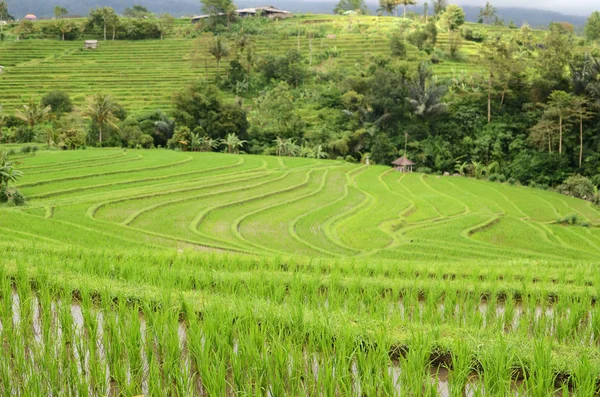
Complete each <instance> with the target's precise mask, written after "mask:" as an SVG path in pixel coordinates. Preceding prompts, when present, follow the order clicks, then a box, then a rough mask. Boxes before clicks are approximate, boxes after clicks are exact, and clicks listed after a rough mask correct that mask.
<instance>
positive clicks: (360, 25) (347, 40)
mask: <svg viewBox="0 0 600 397" xmlns="http://www.w3.org/2000/svg"><path fill="white" fill-rule="evenodd" d="M401 22H402V20H401V19H399V18H393V17H369V16H360V17H352V18H348V17H340V16H332V15H303V16H299V17H296V18H293V19H290V20H286V21H280V22H270V23H269V25H268V27H267V28H265V33H264V34H260V35H256V36H252V38H251V40H252V41H253V43H254V45H255V46H256V55H258V56H261V55H266V54H283V53H285V52H286V51H287V50H290V49H299V50H300V51H301V53H302V54H303V55H304V56H305V58H306V59H308V58H310V54H311V44H312V57H313V59H314V63H313V65H312V66H313V68H314V69H315V70H321V71H323V70H328V69H331V68H337V67H341V68H342V69H343V68H351V69H356V68H366V67H367V65H368V64H369V62H370V56H380V55H390V53H391V50H390V44H389V40H390V37H391V35H392V33H393V32H397V31H399V30H400V26H401ZM45 23H48V22H47V21H40V22H37V24H45ZM177 23H178V25H179V26H182V27H183V26H185V25H187V24H189V21H188V20H178V21H177ZM469 26H470V27H471V28H472V29H473V30H475V31H480V30H482V29H485V30H486V31H488V32H490V34H492V33H493V34H507V35H508V34H509V33H510V32H511V31H510V30H509V29H508V28H502V27H500V28H499V27H493V26H486V27H483V26H482V25H476V24H469ZM307 29H308V30H311V31H312V32H313V33H314V35H315V38H313V39H312V40H311V39H309V38H308V37H307V36H306V31H307ZM536 32H537V33H536V34H539V33H540V32H541V31H536ZM188 33H189V32H188ZM298 34H299V35H298ZM13 40H14V39H11V40H6V41H4V42H0V65H2V66H4V67H5V68H6V69H5V73H4V74H2V75H0V90H2V98H1V101H2V104H3V105H4V108H5V110H10V111H12V110H13V109H15V108H17V107H19V106H21V105H22V104H23V103H24V102H26V101H28V100H29V99H30V98H31V95H32V91H31V90H32V87H35V90H36V92H35V94H36V95H40V94H44V93H46V92H49V91H52V90H61V91H64V92H67V93H69V95H71V96H72V97H73V99H74V102H75V103H76V104H78V105H84V104H85V99H86V98H87V97H89V96H91V95H93V94H94V93H96V92H104V93H108V94H112V95H113V97H114V98H115V99H116V100H118V101H120V102H122V103H123V104H124V105H125V106H126V108H127V109H128V110H130V111H132V112H134V113H137V112H140V111H143V110H155V109H157V108H162V109H165V110H166V109H169V108H170V106H171V96H172V94H173V93H174V92H175V91H178V90H180V89H181V88H182V87H183V86H184V85H185V83H186V82H189V81H190V80H194V79H197V78H203V77H208V78H210V79H213V78H214V77H215V76H216V73H217V63H216V60H215V58H214V57H213V56H211V55H210V54H209V52H208V46H209V45H210V43H212V40H213V38H212V35H206V34H205V35H203V36H201V37H200V38H198V39H191V38H186V39H181V38H167V39H165V40H148V41H122V40H119V41H110V40H109V41H106V42H103V41H101V42H100V46H99V48H98V49H97V50H96V51H85V50H83V40H78V41H74V42H68V41H67V42H61V41H59V40H41V39H31V40H20V41H13ZM478 46H479V44H477V43H474V42H470V41H463V42H462V44H461V53H462V54H463V59H462V60H461V61H451V60H447V61H444V62H442V63H439V64H437V65H434V70H435V72H436V74H438V75H440V76H444V77H452V76H460V75H463V74H477V73H482V72H483V71H484V69H483V68H482V66H481V65H480V64H479V62H478ZM437 47H438V48H439V49H440V50H442V51H446V50H447V47H448V34H447V33H442V32H440V33H439V35H438V44H437ZM234 58H235V55H234V51H232V54H231V55H230V56H229V57H228V58H225V59H223V61H222V67H223V69H224V68H225V65H227V64H228V62H229V61H230V60H232V59H234ZM406 59H407V62H408V63H412V64H416V63H417V62H418V61H420V60H428V59H429V55H427V54H426V53H424V52H419V51H418V49H417V48H416V47H414V46H412V45H408V49H407V56H406Z"/></svg>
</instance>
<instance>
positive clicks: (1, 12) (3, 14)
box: [0, 0, 15, 34]
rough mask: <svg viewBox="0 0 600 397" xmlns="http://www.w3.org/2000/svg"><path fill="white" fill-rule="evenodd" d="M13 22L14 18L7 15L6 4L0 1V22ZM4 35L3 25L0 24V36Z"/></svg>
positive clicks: (3, 0) (2, 0)
mask: <svg viewBox="0 0 600 397" xmlns="http://www.w3.org/2000/svg"><path fill="white" fill-rule="evenodd" d="M6 20H9V21H14V20H15V17H13V16H12V15H10V14H9V12H8V4H7V3H6V1H5V0H0V21H6ZM3 33H4V25H3V24H0V34H3Z"/></svg>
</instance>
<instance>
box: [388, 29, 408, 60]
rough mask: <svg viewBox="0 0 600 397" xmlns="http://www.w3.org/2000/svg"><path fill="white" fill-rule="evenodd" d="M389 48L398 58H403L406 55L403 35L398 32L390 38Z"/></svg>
mask: <svg viewBox="0 0 600 397" xmlns="http://www.w3.org/2000/svg"><path fill="white" fill-rule="evenodd" d="M390 49H391V50H392V55H393V56H395V57H398V58H404V57H405V56H406V43H405V42H404V37H402V35H400V34H395V35H393V36H392V38H391V39H390Z"/></svg>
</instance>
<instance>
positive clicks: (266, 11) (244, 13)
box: [192, 6, 294, 23]
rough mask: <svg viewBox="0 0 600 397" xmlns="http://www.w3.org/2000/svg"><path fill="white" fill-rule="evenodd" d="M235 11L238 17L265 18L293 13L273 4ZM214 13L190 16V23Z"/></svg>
mask: <svg viewBox="0 0 600 397" xmlns="http://www.w3.org/2000/svg"><path fill="white" fill-rule="evenodd" d="M235 13H236V15H237V16H238V17H240V18H246V17H256V16H260V17H267V18H288V17H291V16H292V15H294V14H293V13H292V12H290V11H286V10H280V9H279V8H277V7H273V6H260V7H252V8H240V9H238V10H235ZM216 15H217V16H225V14H224V13H222V12H221V13H218V14H216ZM211 16H214V15H198V16H195V17H194V18H192V23H197V22H199V21H201V20H203V19H207V18H210V17H211Z"/></svg>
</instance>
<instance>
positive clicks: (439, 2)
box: [433, 0, 448, 15]
mask: <svg viewBox="0 0 600 397" xmlns="http://www.w3.org/2000/svg"><path fill="white" fill-rule="evenodd" d="M446 7H448V0H433V13H434V14H435V15H439V14H441V13H442V12H444V11H446Z"/></svg>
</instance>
